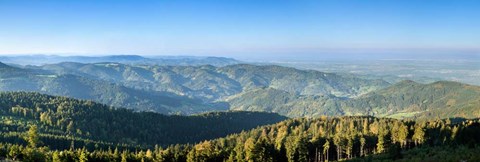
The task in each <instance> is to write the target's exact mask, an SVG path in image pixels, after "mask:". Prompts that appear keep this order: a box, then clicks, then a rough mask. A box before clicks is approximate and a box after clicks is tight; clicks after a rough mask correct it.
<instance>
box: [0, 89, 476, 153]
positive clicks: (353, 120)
mask: <svg viewBox="0 0 480 162" xmlns="http://www.w3.org/2000/svg"><path fill="white" fill-rule="evenodd" d="M0 98H1V99H0V104H1V105H0V106H1V108H2V109H1V113H2V122H1V123H0V124H1V125H2V129H1V132H0V135H1V137H0V141H1V144H0V157H3V158H7V159H11V160H22V161H338V160H352V161H371V160H374V161H375V160H395V159H397V160H403V161H423V160H426V159H428V160H435V159H437V160H458V159H462V160H472V161H477V160H480V159H478V158H479V157H478V156H476V155H477V153H479V151H478V150H479V148H478V143H480V120H479V119H470V120H467V119H461V118H452V119H441V120H440V119H439V120H431V121H414V120H397V119H390V118H376V117H369V116H351V117H348V116H346V117H326V116H322V117H319V118H296V119H286V118H285V117H281V116H276V115H274V114H271V113H255V112H225V113H207V114H202V115H196V116H189V117H182V116H164V115H160V114H155V113H136V112H132V111H130V110H126V109H114V108H112V107H108V106H105V105H102V104H97V103H95V102H91V101H83V100H75V99H70V98H65V97H55V96H49V95H42V94H38V93H25V92H8V93H0ZM282 120H283V121H282ZM159 121H161V122H159ZM276 122H278V123H276ZM262 125H264V126H262ZM254 127H256V128H254ZM251 128H254V129H252V130H249V129H251ZM242 130H243V131H242ZM229 132H230V133H233V134H230V135H228V136H226V134H229ZM222 136H226V137H222ZM438 150H442V151H438ZM449 150H450V151H449ZM460 150H461V151H460ZM445 152H448V153H449V154H448V156H446V155H445V154H443V153H445Z"/></svg>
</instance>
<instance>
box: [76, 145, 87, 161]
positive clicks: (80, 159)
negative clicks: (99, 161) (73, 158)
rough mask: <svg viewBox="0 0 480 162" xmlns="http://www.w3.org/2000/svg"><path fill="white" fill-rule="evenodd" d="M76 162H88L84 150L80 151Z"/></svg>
mask: <svg viewBox="0 0 480 162" xmlns="http://www.w3.org/2000/svg"><path fill="white" fill-rule="evenodd" d="M78 161H79V162H87V161H88V155H87V151H86V150H85V148H83V149H81V150H80V155H79V157H78Z"/></svg>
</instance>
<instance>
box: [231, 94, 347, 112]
mask: <svg viewBox="0 0 480 162" xmlns="http://www.w3.org/2000/svg"><path fill="white" fill-rule="evenodd" d="M226 101H227V102H228V103H229V104H230V109H233V110H242V111H267V112H275V113H279V114H282V115H286V116H289V117H317V116H320V115H340V114H343V109H341V108H340V107H335V106H326V105H335V104H336V102H335V101H336V98H335V97H331V96H326V95H322V96H304V95H298V94H294V93H290V92H286V91H283V90H278V89H274V88H258V89H254V90H250V91H246V92H243V93H240V94H238V95H235V96H232V97H230V98H228V99H227V100H226Z"/></svg>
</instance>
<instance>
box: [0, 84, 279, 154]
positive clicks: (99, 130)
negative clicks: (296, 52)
mask: <svg viewBox="0 0 480 162" xmlns="http://www.w3.org/2000/svg"><path fill="white" fill-rule="evenodd" d="M0 114H1V115H0V116H1V123H0V125H1V126H2V128H1V130H0V134H2V135H3V136H2V140H1V141H3V142H12V141H10V140H11V139H12V138H14V137H19V136H21V133H22V132H24V131H26V130H27V129H28V127H29V125H31V124H35V125H38V128H39V131H40V133H41V134H42V135H41V138H42V139H43V140H44V141H50V142H49V143H46V145H48V146H51V147H53V148H59V149H66V148H68V147H70V142H71V141H75V142H76V144H77V147H82V146H86V147H88V148H90V149H93V147H94V146H93V145H94V144H95V143H96V142H92V141H97V142H106V143H112V144H125V145H128V146H141V147H153V146H154V145H171V144H178V143H194V142H199V141H202V140H206V139H213V138H218V137H222V136H226V135H228V134H231V133H238V132H240V131H242V130H248V129H251V128H254V127H257V126H259V125H266V124H273V123H276V122H279V121H282V120H285V119H286V118H285V117H283V116H279V115H276V114H272V113H262V112H216V113H213V112H212V113H206V114H199V115H194V116H176V115H174V116H166V115H161V114H158V113H150V112H133V111H131V110H127V109H115V108H113V107H109V106H107V105H104V104H98V103H95V102H92V101H86V100H76V99H71V98H66V97H56V96H49V95H44V94H39V93H26V92H2V93H0ZM82 139H88V140H92V141H90V142H86V141H84V140H82ZM15 141H17V142H18V140H15ZM20 142H21V141H20ZM112 146H113V145H112Z"/></svg>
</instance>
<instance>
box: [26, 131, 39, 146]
mask: <svg viewBox="0 0 480 162" xmlns="http://www.w3.org/2000/svg"><path fill="white" fill-rule="evenodd" d="M37 131H38V129H37V126H36V125H32V126H30V129H29V130H28V133H27V142H28V146H29V147H31V148H36V147H37V145H38V142H39V138H38V132H37Z"/></svg>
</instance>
